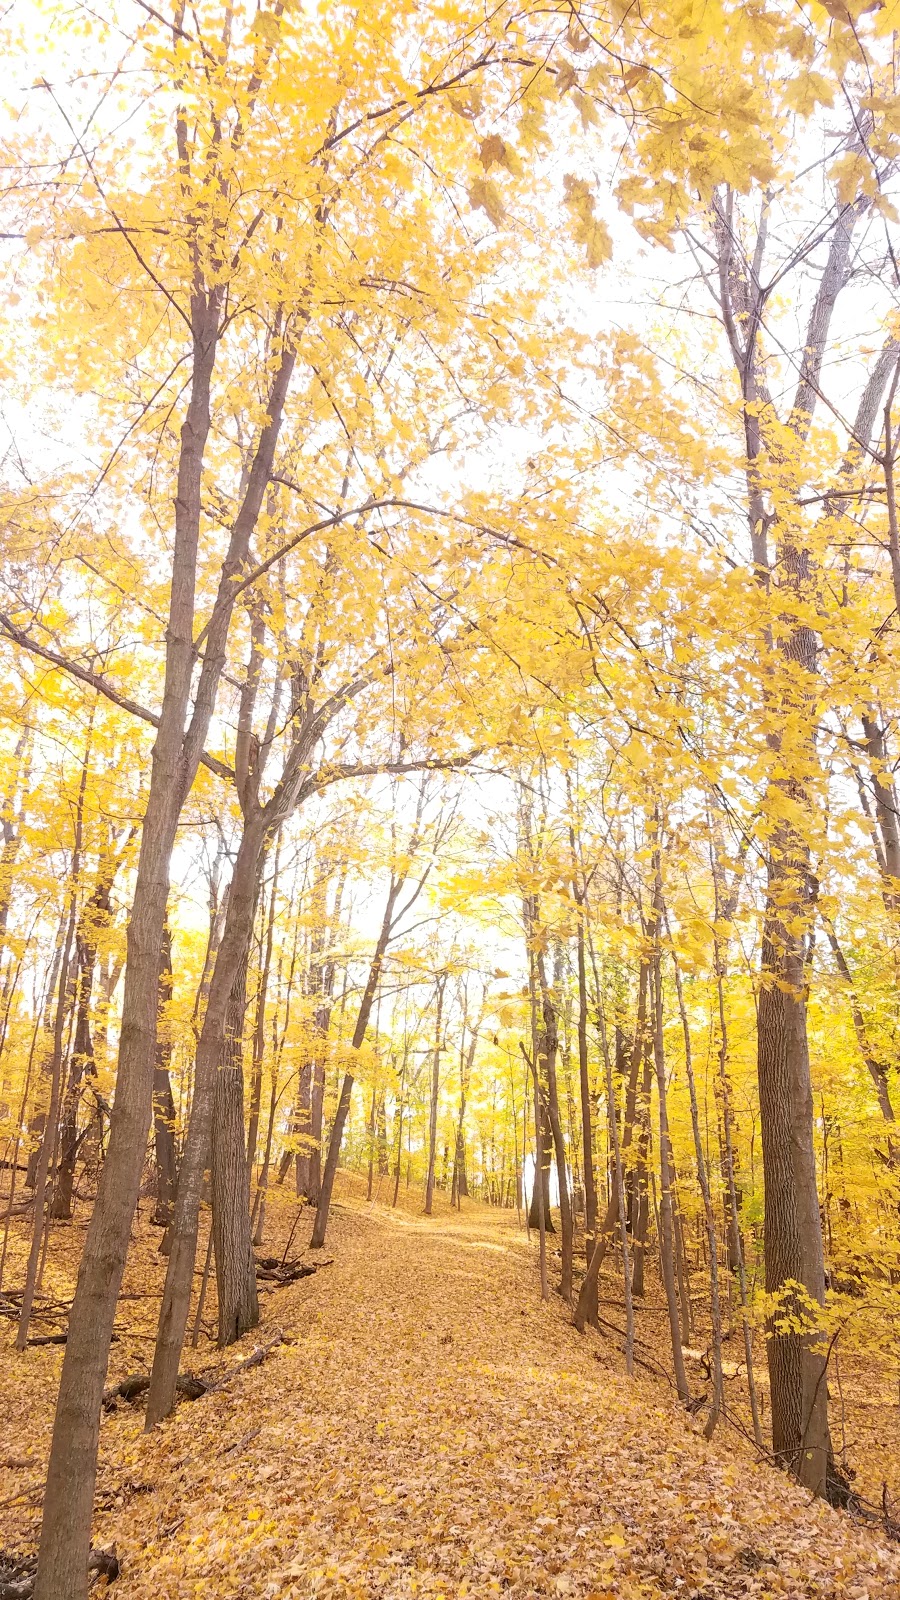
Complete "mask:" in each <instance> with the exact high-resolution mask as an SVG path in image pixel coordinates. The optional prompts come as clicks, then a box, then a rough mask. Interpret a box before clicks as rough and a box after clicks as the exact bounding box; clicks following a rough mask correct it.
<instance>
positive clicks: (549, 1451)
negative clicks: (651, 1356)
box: [0, 1204, 900, 1600]
mask: <svg viewBox="0 0 900 1600" xmlns="http://www.w3.org/2000/svg"><path fill="white" fill-rule="evenodd" d="M332 1244H333V1249H334V1256H335V1260H334V1264H333V1265H332V1266H331V1267H329V1268H328V1269H327V1270H323V1271H320V1272H318V1273H317V1274H316V1276H315V1277H312V1278H309V1279H307V1280H305V1281H303V1282H301V1283H298V1284H296V1285H294V1286H292V1287H289V1288H287V1289H281V1290H278V1291H276V1292H275V1293H273V1294H271V1295H269V1296H267V1297H266V1300H265V1302H264V1320H265V1327H264V1330H263V1333H262V1335H261V1336H260V1342H261V1343H265V1342H267V1341H268V1340H269V1339H271V1338H272V1337H273V1335H274V1334H275V1332H276V1331H278V1330H280V1331H281V1332H282V1333H283V1334H284V1336H285V1340H286V1341H287V1342H286V1343H284V1344H283V1345H280V1346H278V1347H277V1348H275V1349H274V1350H273V1352H272V1354H271V1355H270V1357H269V1358H268V1359H267V1360H266V1362H265V1364H264V1365H262V1366H260V1367H258V1368H256V1369H253V1370H248V1371H246V1372H244V1373H242V1374H241V1375H240V1377H239V1378H236V1379H233V1380H232V1382H231V1383H230V1384H228V1385H227V1386H226V1387H225V1388H224V1389H222V1390H221V1391H219V1392H218V1393H215V1394H211V1395H209V1396H207V1397H205V1398H203V1399H202V1400H199V1401H197V1402H195V1403H193V1404H188V1403H185V1404H182V1406H181V1407H180V1408H179V1411H178V1413H177V1415H176V1416H175V1417H174V1418H173V1419H172V1420H171V1421H170V1422H169V1423H168V1424H167V1425H166V1426H165V1427H164V1428H162V1429H161V1430H159V1431H158V1432H157V1433H156V1434H155V1435H154V1436H152V1437H149V1438H148V1437H146V1436H145V1435H143V1433H142V1432H141V1422H142V1418H141V1414H140V1413H139V1412H131V1411H129V1410H127V1409H126V1410H125V1411H124V1412H119V1413H116V1414H115V1415H113V1416H111V1417H109V1418H108V1419H107V1420H106V1421H105V1422H104V1427H103V1441H104V1442H103V1459H102V1464H101V1481H100V1486H99V1487H100V1493H99V1497H98V1498H99V1501H100V1506H101V1509H100V1510H99V1512H98V1517H97V1525H96V1535H95V1536H96V1540H97V1542H98V1543H100V1544H102V1545H105V1546H108V1545H111V1544H113V1543H114V1544H115V1545H116V1547H117V1550H118V1554H119V1557H120V1560H121V1562H122V1576H121V1578H120V1580H119V1582H118V1584H117V1585H116V1590H115V1592H116V1594H117V1595H118V1596H119V1597H120V1600H159V1597H161V1596H165V1597H166V1600H188V1597H190V1600H200V1597H210V1600H211V1597H213V1596H216V1597H222V1600H226V1597H227V1600H275V1597H279V1600H281V1597H284V1600H287V1597H295V1600H300V1597H303V1600H306V1597H309V1596H320V1595H323V1596H324V1595H334V1596H342V1597H348V1600H349V1597H353V1600H355V1597H359V1600H363V1597H365V1600H375V1597H384V1600H388V1597H390V1600H407V1597H412V1596H434V1597H437V1596H445V1597H446V1600H451V1597H456V1596H463V1595H468V1596H473V1597H474V1596H490V1595H496V1594H505V1595H508V1596H516V1597H522V1600H525V1597H528V1596H535V1595H556V1596H583V1597H590V1600H607V1597H610V1600H611V1597H613V1596H622V1597H627V1600H638V1597H640V1600H659V1597H662V1596H666V1597H668V1596H680V1595H683V1596H694V1597H698V1600H699V1597H702V1600H716V1597H725V1596H727V1597H732V1596H733V1597H738V1596H741V1597H743V1596H759V1597H763V1596H774V1595H785V1596H816V1597H822V1600H824V1597H834V1600H837V1597H838V1596H840V1597H841V1600H844V1597H849V1600H863V1597H866V1596H868V1597H873V1600H874V1597H882V1596H883V1597H885V1600H886V1597H887V1596H888V1595H891V1596H896V1594H897V1592H898V1585H900V1555H898V1554H897V1553H896V1552H894V1551H892V1550H889V1549H885V1548H884V1547H883V1545H881V1544H879V1542H878V1541H877V1539H874V1538H873V1537H872V1536H871V1535H870V1534H869V1533H868V1532H864V1531H860V1530H857V1529H855V1528H854V1526H853V1525H852V1523H851V1522H850V1521H849V1519H848V1518H847V1517H846V1516H845V1515H843V1514H841V1513H838V1512H835V1511H832V1510H831V1509H829V1508H828V1507H827V1506H823V1505H819V1504H814V1505H811V1504H809V1503H808V1500H807V1499H806V1497H805V1496H804V1495H802V1494H801V1493H799V1492H798V1491H797V1490H796V1489H794V1488H793V1486H792V1485H790V1484H789V1483H788V1482H787V1481H786V1480H785V1479H784V1478H783V1477H782V1476H781V1475H780V1474H779V1473H777V1472H774V1471H772V1470H771V1469H769V1468H767V1467H762V1466H757V1465H756V1464H755V1463H754V1462H753V1459H752V1456H751V1455H750V1454H749V1452H746V1451H745V1450H744V1448H743V1446H742V1445H741V1444H740V1441H739V1440H737V1439H736V1436H735V1435H734V1434H727V1433H725V1432H720V1434H719V1435H718V1436H717V1438H716V1439H715V1440H714V1441H713V1442H712V1444H710V1445H707V1444H705V1443H704V1442H703V1440H702V1439H701V1438H699V1437H698V1435H697V1433H696V1431H695V1429H694V1427H693V1425H692V1424H691V1422H690V1420H689V1419H688V1418H686V1417H685V1415H684V1413H683V1412H681V1411H680V1410H679V1409H678V1408H677V1406H676V1405H675V1404H674V1402H673V1401H671V1400H670V1398H669V1396H668V1395H667V1393H666V1392H665V1389H664V1386H662V1385H661V1384H657V1383H656V1382H654V1381H653V1380H652V1379H649V1378H646V1377H643V1376H642V1377H638V1378H636V1379H634V1380H629V1379H628V1378H627V1377H626V1376H625V1375H624V1373H623V1372H622V1371H621V1362H620V1360H619V1357H618V1355H617V1354H616V1353H615V1351H614V1350H613V1349H612V1347H611V1346H610V1345H608V1344H606V1343H605V1342H603V1341H602V1340H600V1339H598V1338H597V1337H596V1336H594V1335H590V1336H588V1337H587V1338H584V1339H582V1338H580V1337H579V1336H578V1335H577V1334H576V1333H575V1332H574V1330H573V1329H572V1328H571V1327H570V1326H569V1325H568V1323H567V1321H566V1319H565V1317H564V1315H563V1313H562V1309H561V1308H558V1307H556V1306H548V1307H542V1306H541V1305H540V1303H539V1301H538V1300H537V1296H536V1283H535V1271H534V1262H533V1255H532V1252H531V1250H530V1247H529V1246H528V1245H527V1244H526V1243H525V1241H524V1240H523V1239H522V1238H521V1236H520V1235H518V1234H517V1233H516V1231H515V1229H514V1227H513V1226H511V1225H510V1223H509V1221H508V1220H503V1219H501V1218H499V1217H497V1216H496V1215H492V1214H491V1213H488V1212H485V1211H483V1210H479V1211H478V1212H474V1211H473V1214H472V1215H471V1216H467V1215H464V1216H463V1217H462V1219H460V1220H457V1219H456V1218H448V1217H442V1218H440V1219H437V1220H434V1221H426V1220H425V1219H424V1218H423V1219H418V1218H414V1217H411V1216H409V1215H407V1214H399V1213H390V1212H388V1211H386V1210H382V1209H371V1208H366V1207H364V1206H362V1205H359V1204H351V1205H349V1206H347V1207H342V1208H341V1209H340V1211H339V1212H338V1213H337V1215H336V1217H335V1224H334V1231H333V1239H332ZM8 1343H9V1341H8V1340H7V1338H6V1336H5V1335H4V1346H5V1348H4V1351H3V1357H4V1368H5V1373H4V1376H5V1378H6V1380H7V1381H9V1380H10V1379H11V1377H12V1366H13V1356H12V1352H11V1350H9V1348H8ZM252 1345H253V1341H252V1340H250V1341H245V1343H244V1345H243V1347H241V1348H242V1350H243V1352H244V1353H246V1352H248V1351H249V1350H250V1349H252ZM48 1358H49V1352H46V1351H34V1352H29V1353H28V1355H27V1356H26V1361H27V1362H30V1363H36V1362H37V1361H38V1359H40V1360H42V1361H43V1362H44V1363H46V1362H47V1360H48ZM52 1359H54V1360H56V1359H58V1356H57V1354H56V1353H55V1352H54V1353H53V1357H52ZM14 1409H15V1408H11V1410H10V1412H8V1413H7V1417H8V1425H7V1426H2V1434H3V1435H5V1436H4V1437H2V1438H0V1456H2V1455H3V1453H4V1452H5V1451H6V1450H7V1449H8V1450H10V1452H11V1453H12V1454H13V1455H14V1454H15V1449H16V1439H15V1437H13V1434H12V1432H10V1431H8V1429H12V1430H14V1429H15V1426H16V1424H15V1421H14V1418H13V1415H12V1412H13V1410H14ZM13 1476H14V1475H13V1474H11V1473H5V1474H4V1480H5V1481H6V1482H8V1483H9V1484H10V1488H11V1489H12V1488H13V1487H14V1484H13V1482H12V1478H13ZM23 1532H24V1525H23Z"/></svg>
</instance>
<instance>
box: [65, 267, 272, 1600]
mask: <svg viewBox="0 0 900 1600" xmlns="http://www.w3.org/2000/svg"><path fill="white" fill-rule="evenodd" d="M223 292H224V291H223V290H222V288H221V287H219V286H217V287H216V288H214V289H212V290H211V291H210V292H209V293H208V294H206V293H205V292H204V291H203V290H202V289H201V288H199V287H198V288H196V289H195V291H194V293H193V296H192V306H191V317H192V329H191V332H192V344H193V367H192V382H191V397H190V400H189V402H188V406H187V411H186V415H185V420H184V424H183V426H182V430H181V445H180V453H179V462H178V474H177V487H176V494H175V501H174V509H175V542H174V550H173V557H172V583H171V591H170V603H169V617H168V624H167V629H166V673H165V686H164V690H163V700H162V707H161V711H160V717H159V722H158V724H157V737H156V742H155V744H154V747H153V754H152V758H151V776H150V786H149V790H148V794H147V807H146V811H145V814H144V821H143V826H142V830H141V847H140V853H139V856H138V867H137V878H136V882H135V890H134V898H133V901H132V907H131V916H130V918H129V922H128V943H127V959H126V967H125V995H124V1000H123V1007H122V1024H121V1029H120V1035H119V1064H118V1073H117V1078H116V1097H115V1102H114V1105H113V1111H112V1117H111V1121H110V1135H109V1146H108V1149H107V1154H106V1160H105V1161H104V1163H103V1168H102V1171H101V1175H100V1184H99V1187H98V1192H97V1198H96V1201H95V1203H94V1209H93V1212H92V1214H91V1220H90V1223H89V1225H88V1231H87V1237H86V1239H85V1245H84V1251H83V1254H82V1258H81V1265H80V1268H79V1273H78V1284H77V1287H76V1291H75V1298H74V1302H73V1305H72V1310H71V1312H70V1314H69V1323H68V1338H67V1341H66V1350H65V1356H64V1358H63V1367H62V1376H61V1379H60V1388H59V1396H58V1400H57V1406H56V1416H55V1419H54V1425H53V1440H52V1445H51V1450H50V1463H49V1468H48V1473H47V1486H46V1493H45V1496H44V1512H43V1521H42V1527H41V1544H40V1552H39V1556H38V1568H37V1575H36V1579H35V1590H34V1600H86V1596H87V1590H88V1554H89V1551H90V1541H91V1508H92V1504H93V1497H94V1482H95V1478H96V1471H97V1447H98V1441H99V1426H100V1400H101V1396H102V1393H103V1383H104V1379H105V1376H106V1365H107V1361H108V1358H109V1346H110V1340H111V1338H112V1330H113V1321H114V1318H115V1311H116V1301H117V1298H118V1293H119V1285H120V1283H121V1281H122V1272H123V1270H124V1266H125V1258H126V1254H127V1250H128V1241H129V1238H130V1236H131V1224H132V1219H133V1217H134V1210H135V1206H136V1204H137V1197H138V1192H139V1189H140V1181H141V1170H142V1165H143V1158H144V1150H145V1147H146V1142H147V1134H148V1132H149V1128H150V1118H151V1112H152V1101H153V1068H154V1057H155V1047H156V1010H157V996H158V988H159V964H160V951H161V948H162V941H163V931H164V928H165V917H166V900H167V898H168V892H169V867H170V861H171V856H172V850H173V847H174V843H175V835H176V829H177V826H178V820H179V817H180V815H181V811H182V807H183V806H184V803H185V800H186V798H187V795H188V792H189V790H190V788H191V785H192V783H193V780H194V777H195V775H196V772H197V768H198V766H199V763H200V758H201V756H202V754H203V746H204V742H205V740H206V736H207V733H208V730H209V724H210V720H211V718H212V712H213V708H214V705H215V700H216V694H217V689H218V683H219V678H220V676H221V672H222V669H223V666H224V660H225V646H226V641H227V634H228V630H229V626H230V622H231V613H232V609H233V606H234V596H235V584H234V576H235V574H236V573H237V572H238V571H240V568H241V566H242V564H243V561H244V558H245V555H246V551H247V548H248V546H249V542H250V539H251V536H252V534H253V530H254V528H255V526H256V520H257V517H258V514H259V509H260V506H261V504H262V500H263V496H264V493H265V490H266V488H267V486H268V483H269V478H270V474H271V470H272V461H273V458H274V451H275V444H276V441H277V438H278V432H279V428H280V425H281V414H282V409H283V405H284V400H285V397H286V394H287V388H288V384H289V383H290V378H291V373H292V370H293V363H294V354H293V352H292V351H291V350H290V349H288V348H285V349H284V350H283V352H282V357H281V361H280V363H279V366H278V369H277V371H276V374H275V377H274V379H273V384H272V390H271V393H270V396H269V407H268V414H267V416H266V420H265V422H264V424H263V426H262V429H261V431H260V436H259V443H258V446H257V450H256V454H255V456H254V460H253V465H252V468H251V471H250V474H249V479H248V484H247V488H246V492H245V495H244V498H243V501H242V503H241V506H240V509H239V511H238V515H237V517H236V519H235V522H234V524H233V527H232V530H231V538H230V540H229V546H228V553H227V556H226V559H225V562H224V564H223V567H222V572H221V581H220V587H219V594H218V596H217V601H216V608H215V610H214V613H213V615H212V617H211V620H210V626H209V630H208V632H207V637H206V641H205V648H204V654H203V665H202V667H201V669H200V675H199V678H198V681H197V687H196V693H195V698H194V710H193V715H192V717H191V720H190V724H189V726H188V728H187V732H186V733H185V724H186V722H187V713H188V706H189V703H190V697H191V685H192V679H193V671H194V664H195V660H196V652H195V649H194V615H195V584H196V571H197V558H198V549H199V539H200V522H201V514H202V513H201V482H202V476H203V457H204V452H205V448H206V440H207V436H208V433H209V428H210V392H211V381H212V373H213V368H214V365H215V357H216V349H217V344H218V337H219V319H220V306H221V298H222V294H223ZM179 1348H180V1346H179ZM176 1376H177V1371H176Z"/></svg>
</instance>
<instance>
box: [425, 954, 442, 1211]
mask: <svg viewBox="0 0 900 1600" xmlns="http://www.w3.org/2000/svg"><path fill="white" fill-rule="evenodd" d="M446 983H447V974H446V973H445V972H442V973H440V974H439V975H438V979H437V1018H436V1020H435V1024H434V1054H433V1057H432V1064H431V1098H430V1101H429V1108H428V1175H427V1177H426V1179H425V1215H426V1217H430V1216H431V1207H432V1204H433V1201H434V1162H435V1155H436V1153H437V1121H438V1091H439V1089H440V1081H441V1080H440V1073H441V1049H442V1045H441V1022H442V1020H443V1015H444V988H445V986H446Z"/></svg>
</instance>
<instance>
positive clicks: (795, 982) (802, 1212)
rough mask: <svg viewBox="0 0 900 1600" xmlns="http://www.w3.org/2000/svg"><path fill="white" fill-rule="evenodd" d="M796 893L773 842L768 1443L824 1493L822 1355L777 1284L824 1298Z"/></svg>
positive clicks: (764, 1103)
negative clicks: (786, 1321)
mask: <svg viewBox="0 0 900 1600" xmlns="http://www.w3.org/2000/svg"><path fill="white" fill-rule="evenodd" d="M797 894H798V888H797V884H796V881H795V874H794V873H792V872H791V869H790V863H789V861H788V862H785V859H784V857H783V856H782V855H781V854H780V852H779V851H778V848H777V845H776V844H774V843H773V851H772V854H771V856H770V861H769V881H768V907H769V909H768V914H767V918H766V926H765V930H764V935H763V952H762V970H763V983H762V987H761V990H760V996H759V1031H758V1053H757V1070H758V1075H759V1108H760V1122H761V1126H762V1146H763V1173H764V1178H765V1192H766V1208H765V1230H764V1259H765V1276H766V1293H767V1294H770V1295H777V1296H778V1297H779V1309H778V1312H777V1313H776V1315H775V1316H774V1317H773V1318H772V1320H771V1321H770V1323H769V1329H768V1358H769V1383H770V1389H771V1398H772V1449H773V1451H774V1453H775V1455H776V1457H777V1459H778V1460H779V1461H780V1462H781V1463H782V1465H784V1466H786V1467H787V1468H788V1469H789V1470H790V1471H791V1472H793V1473H794V1474H795V1475H796V1476H797V1477H798V1478H799V1479H800V1481H801V1482H802V1483H803V1484H805V1486H806V1487H807V1488H808V1489H810V1490H812V1491H813V1493H815V1494H824V1493H825V1490H826V1486H827V1473H828V1462H829V1450H830V1441H829V1435H828V1389H827V1384H826V1377H825V1360H824V1357H823V1355H822V1354H821V1353H820V1351H819V1349H818V1348H817V1346H816V1343H815V1338H814V1336H813V1337H812V1338H810V1337H806V1336H804V1335H803V1334H802V1333H799V1332H796V1331H793V1330H790V1331H788V1330H783V1329H782V1328H781V1327H780V1326H779V1321H780V1319H783V1318H792V1319H795V1318H799V1319H800V1322H801V1323H802V1324H806V1323H808V1312H807V1310H806V1309H805V1307H804V1305H803V1303H802V1300H801V1299H800V1298H799V1297H798V1295H797V1294H796V1292H794V1291H793V1290H792V1289H790V1288H787V1289H786V1288H785V1285H788V1284H791V1283H799V1284H801V1285H802V1286H803V1289H804V1290H805V1291H806V1293H807V1294H808V1295H809V1297H810V1300H811V1301H812V1302H813V1304H819V1305H821V1304H823V1303H824V1299H825V1264H824V1258H823V1252H822V1229H821V1221H820V1216H819V1198H818V1191H817V1188H816V1162H815V1151H814V1147H813V1104H812V1086H811V1082H810V1073H809V1047H808V1043H807V1034H806V974H805V970H804V967H805V962H804V951H803V944H802V939H801V938H800V937H799V936H798V935H797V933H796V932H794V931H792V930H790V929H788V928H787V927H785V925H784V923H783V921H782V920H781V914H780V909H779V908H780V907H782V906H785V905H792V904H796V900H797Z"/></svg>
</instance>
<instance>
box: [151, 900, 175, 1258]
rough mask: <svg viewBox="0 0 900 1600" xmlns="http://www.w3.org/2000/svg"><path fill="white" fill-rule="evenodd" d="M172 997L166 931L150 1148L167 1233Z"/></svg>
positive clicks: (164, 1245)
mask: <svg viewBox="0 0 900 1600" xmlns="http://www.w3.org/2000/svg"><path fill="white" fill-rule="evenodd" d="M171 998H172V940H171V936H170V934H169V930H168V928H166V930H165V934H164V937H163V953H162V961H161V963H160V971H159V1016H160V1021H159V1022H158V1024H157V1032H156V1061H155V1063H154V1067H153V1148H154V1154H155V1157H156V1205H155V1206H154V1209H153V1223H154V1226H155V1227H157V1228H165V1229H166V1230H167V1231H168V1228H169V1224H170V1223H171V1221H172V1207H173V1206H174V1204H175V1188H176V1184H177V1181H178V1162H177V1158H176V1154H175V1097H174V1095H173V1093H172V1080H171V1078H170V1077H169V1065H170V1063H171V1060H172V1039H171V1035H170V1032H169V1027H168V1022H167V1018H166V1015H165V1011H166V1007H167V1005H168V1003H169V1001H170V1000H171ZM168 1248H169V1241H168V1236H167V1234H166V1236H164V1238H163V1240H162V1242H161V1244H160V1250H161V1252H162V1253H163V1254H167V1252H168Z"/></svg>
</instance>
